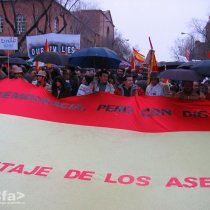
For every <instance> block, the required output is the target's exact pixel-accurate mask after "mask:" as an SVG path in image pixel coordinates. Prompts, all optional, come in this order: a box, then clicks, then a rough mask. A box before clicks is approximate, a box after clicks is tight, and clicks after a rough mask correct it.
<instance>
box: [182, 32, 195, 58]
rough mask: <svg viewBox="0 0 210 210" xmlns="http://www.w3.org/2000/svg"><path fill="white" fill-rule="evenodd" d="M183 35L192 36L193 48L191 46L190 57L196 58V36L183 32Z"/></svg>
mask: <svg viewBox="0 0 210 210" xmlns="http://www.w3.org/2000/svg"><path fill="white" fill-rule="evenodd" d="M181 34H182V35H188V36H190V38H191V48H190V58H191V60H192V59H193V58H194V49H195V40H194V36H193V35H192V34H189V33H185V32H181Z"/></svg>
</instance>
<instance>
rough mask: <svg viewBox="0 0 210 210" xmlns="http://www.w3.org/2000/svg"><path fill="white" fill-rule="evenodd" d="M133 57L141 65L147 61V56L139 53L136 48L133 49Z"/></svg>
mask: <svg viewBox="0 0 210 210" xmlns="http://www.w3.org/2000/svg"><path fill="white" fill-rule="evenodd" d="M133 56H134V58H135V60H137V61H138V62H140V63H143V62H144V60H145V56H144V55H142V54H141V53H139V52H138V51H137V50H136V49H135V48H133Z"/></svg>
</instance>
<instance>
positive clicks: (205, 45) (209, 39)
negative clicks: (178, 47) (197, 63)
mask: <svg viewBox="0 0 210 210" xmlns="http://www.w3.org/2000/svg"><path fill="white" fill-rule="evenodd" d="M209 52H210V17H209V21H208V22H207V24H206V26H205V39H204V42H201V41H195V46H194V49H193V59H197V60H203V59H207V58H208V55H209Z"/></svg>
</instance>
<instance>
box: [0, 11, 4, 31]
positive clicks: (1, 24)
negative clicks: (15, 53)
mask: <svg viewBox="0 0 210 210" xmlns="http://www.w3.org/2000/svg"><path fill="white" fill-rule="evenodd" d="M3 21H4V18H3V16H1V15H0V32H3V24H4V23H3Z"/></svg>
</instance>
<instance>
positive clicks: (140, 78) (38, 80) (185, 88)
mask: <svg viewBox="0 0 210 210" xmlns="http://www.w3.org/2000/svg"><path fill="white" fill-rule="evenodd" d="M1 72H3V74H5V76H4V77H2V79H3V78H6V77H9V78H11V79H24V80H25V81H27V82H29V83H31V84H33V85H36V86H42V87H44V88H45V89H46V90H48V91H49V92H50V93H51V94H52V95H53V96H55V97H56V98H65V97H69V96H81V95H88V94H91V93H96V92H109V93H111V94H116V95H120V96H126V97H130V96H142V95H147V96H166V97H175V98H180V99H192V100H195V99H207V100H210V80H209V79H208V78H206V79H205V80H203V81H202V82H201V81H200V82H198V81H194V82H193V81H181V82H180V81H169V80H163V79H161V78H159V73H158V72H151V74H149V78H148V71H147V69H146V68H145V67H140V66H137V67H136V69H129V68H127V69H126V68H124V67H123V66H121V67H120V68H119V69H118V70H100V69H99V70H97V71H96V70H95V69H81V68H80V67H75V66H66V67H63V68H57V67H55V68H47V67H46V66H44V67H42V68H39V69H36V68H35V67H31V68H26V67H25V66H17V65H12V66H11V67H10V69H9V70H8V68H7V67H5V66H2V68H1Z"/></svg>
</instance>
